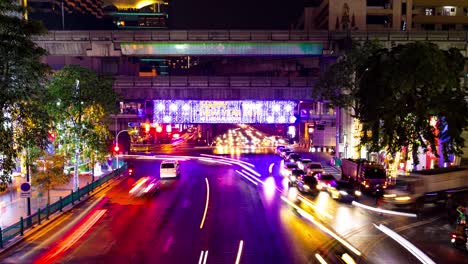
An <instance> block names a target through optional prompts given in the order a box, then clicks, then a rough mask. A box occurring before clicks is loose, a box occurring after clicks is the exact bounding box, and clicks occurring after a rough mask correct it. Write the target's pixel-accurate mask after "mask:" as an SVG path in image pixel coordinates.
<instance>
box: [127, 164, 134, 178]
mask: <svg viewBox="0 0 468 264" xmlns="http://www.w3.org/2000/svg"><path fill="white" fill-rule="evenodd" d="M128 176H133V166H132V165H129V166H128Z"/></svg>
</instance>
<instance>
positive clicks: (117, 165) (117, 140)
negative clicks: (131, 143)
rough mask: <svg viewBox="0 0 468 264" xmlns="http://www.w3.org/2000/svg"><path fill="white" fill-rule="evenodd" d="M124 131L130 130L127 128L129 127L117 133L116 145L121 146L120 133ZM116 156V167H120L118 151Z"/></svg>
mask: <svg viewBox="0 0 468 264" xmlns="http://www.w3.org/2000/svg"><path fill="white" fill-rule="evenodd" d="M122 132H128V130H127V129H124V130H120V131H119V133H117V136H116V137H115V145H116V146H119V135H120V133H122ZM115 157H116V165H115V167H116V169H118V168H119V154H118V153H116V155H115Z"/></svg>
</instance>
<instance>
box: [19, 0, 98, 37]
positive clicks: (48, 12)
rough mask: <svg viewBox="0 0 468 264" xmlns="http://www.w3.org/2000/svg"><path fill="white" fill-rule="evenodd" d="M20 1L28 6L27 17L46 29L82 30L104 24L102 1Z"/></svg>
mask: <svg viewBox="0 0 468 264" xmlns="http://www.w3.org/2000/svg"><path fill="white" fill-rule="evenodd" d="M20 1H22V2H23V4H26V5H27V6H28V8H29V12H28V16H29V17H30V18H32V19H36V20H41V21H42V22H43V23H44V24H45V26H46V27H47V28H48V29H52V30H53V29H83V26H89V27H90V28H93V27H99V26H100V25H101V24H102V23H103V22H104V20H103V18H104V12H103V10H102V6H103V1H102V0H20ZM84 21H86V23H83V22H84Z"/></svg>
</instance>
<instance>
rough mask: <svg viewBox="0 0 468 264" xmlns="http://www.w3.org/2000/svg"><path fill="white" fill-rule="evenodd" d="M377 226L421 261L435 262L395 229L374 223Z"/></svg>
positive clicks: (433, 263)
mask: <svg viewBox="0 0 468 264" xmlns="http://www.w3.org/2000/svg"><path fill="white" fill-rule="evenodd" d="M374 226H375V228H377V229H379V230H380V231H382V232H383V233H385V234H386V235H388V236H389V237H390V238H392V239H393V240H395V241H396V242H398V243H399V244H400V245H401V246H403V247H404V248H406V250H408V251H409V252H410V253H411V254H413V256H415V257H416V258H417V259H419V261H421V262H422V263H425V264H435V262H434V261H432V259H430V258H429V257H428V256H427V255H426V254H424V253H423V252H422V251H421V250H419V249H418V248H417V247H415V246H414V245H413V244H411V243H410V242H409V241H408V240H406V239H404V238H403V237H402V236H400V235H399V234H397V233H396V232H395V231H393V230H391V229H390V228H388V227H386V226H384V225H382V224H380V225H376V224H374Z"/></svg>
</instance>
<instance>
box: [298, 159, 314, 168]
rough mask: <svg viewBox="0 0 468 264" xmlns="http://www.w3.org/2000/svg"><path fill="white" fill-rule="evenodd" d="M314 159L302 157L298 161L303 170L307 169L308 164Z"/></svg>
mask: <svg viewBox="0 0 468 264" xmlns="http://www.w3.org/2000/svg"><path fill="white" fill-rule="evenodd" d="M312 162H313V161H312V160H311V159H301V160H300V161H298V162H297V166H298V167H299V169H301V170H305V168H306V167H307V165H308V164H310V163H312Z"/></svg>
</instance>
